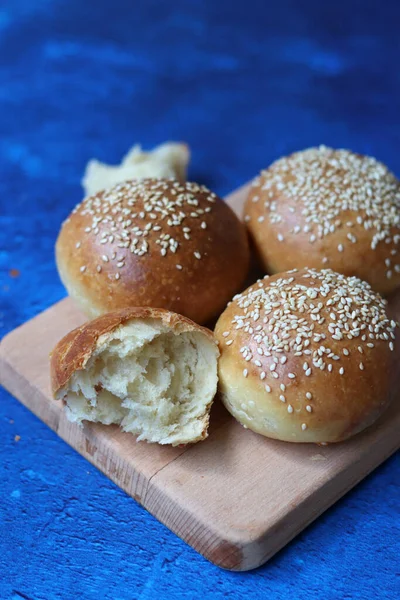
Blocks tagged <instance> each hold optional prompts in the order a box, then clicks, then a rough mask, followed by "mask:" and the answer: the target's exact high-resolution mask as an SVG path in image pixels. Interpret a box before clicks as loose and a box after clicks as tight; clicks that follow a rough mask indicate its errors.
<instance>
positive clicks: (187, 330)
mask: <svg viewBox="0 0 400 600" xmlns="http://www.w3.org/2000/svg"><path fill="white" fill-rule="evenodd" d="M217 358H218V347H217V345H216V342H215V340H214V337H213V334H212V333H211V331H209V330H208V329H204V328H203V327H200V326H199V325H196V324H195V323H193V322H192V321H190V320H189V319H186V318H185V317H182V316H180V315H176V314H174V313H171V312H168V311H165V310H160V309H153V308H131V309H125V310H120V311H118V312H114V313H109V314H106V315H103V316H101V317H99V318H98V319H95V320H94V321H91V322H89V323H86V324H85V325H82V326H81V327H78V328H77V329H75V330H74V331H71V333H69V334H68V335H66V336H65V337H64V338H63V339H62V340H61V341H60V342H59V343H58V344H57V346H56V348H55V349H54V351H53V354H52V358H51V381H52V390H53V393H54V396H55V398H56V399H58V400H63V401H64V403H65V407H66V414H67V417H68V419H69V420H70V421H72V422H75V423H78V424H81V423H82V421H93V422H97V423H104V424H106V425H109V424H111V423H114V424H117V425H120V426H121V428H122V429H123V430H124V431H127V432H130V433H133V434H134V435H137V436H138V438H137V439H138V440H147V441H148V442H158V443H159V444H172V445H173V446H175V445H177V444H187V443H189V442H197V441H199V440H202V439H204V438H205V437H207V428H208V420H209V412H210V408H211V404H212V401H213V398H214V395H215V392H216V387H217Z"/></svg>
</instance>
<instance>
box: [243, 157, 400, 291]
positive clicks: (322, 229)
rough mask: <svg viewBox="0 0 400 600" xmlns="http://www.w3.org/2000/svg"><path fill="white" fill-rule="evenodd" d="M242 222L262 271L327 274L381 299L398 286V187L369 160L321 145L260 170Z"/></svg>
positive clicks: (399, 208)
mask: <svg viewBox="0 0 400 600" xmlns="http://www.w3.org/2000/svg"><path fill="white" fill-rule="evenodd" d="M244 212H245V217H244V220H245V222H246V223H247V226H248V229H249V232H250V234H251V236H252V238H253V240H254V243H255V246H256V249H257V251H258V254H259V256H260V258H261V261H262V263H263V266H264V268H265V271H266V272H267V273H269V274H272V273H279V272H283V271H287V270H289V269H294V268H303V267H305V266H308V267H313V268H316V269H325V268H330V269H333V270H334V271H337V272H339V273H343V274H345V275H355V276H357V277H360V278H361V279H364V280H365V281H368V282H369V283H370V284H371V285H372V287H373V289H375V290H376V291H378V292H380V293H381V294H389V293H390V292H392V291H393V290H395V289H396V288H397V287H399V285H400V246H399V243H400V184H399V181H398V180H397V179H396V177H395V176H394V175H393V174H392V173H391V172H390V171H389V170H388V169H387V167H385V165H383V164H382V163H380V162H378V161H377V160H375V159H374V158H371V157H369V156H362V155H360V154H354V153H353V152H350V151H348V150H333V149H332V148H327V147H325V146H320V147H319V148H311V149H308V150H304V151H303V152H296V153H295V154H292V155H290V156H288V157H285V158H281V159H280V160H277V161H276V162H274V163H273V164H272V165H271V166H270V167H269V168H268V169H267V170H265V171H262V172H261V174H260V176H259V177H257V178H256V179H255V180H254V182H253V184H252V187H251V190H250V193H249V196H248V199H247V202H246V205H245V210H244Z"/></svg>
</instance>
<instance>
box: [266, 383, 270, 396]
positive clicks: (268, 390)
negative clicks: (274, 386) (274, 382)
mask: <svg viewBox="0 0 400 600" xmlns="http://www.w3.org/2000/svg"><path fill="white" fill-rule="evenodd" d="M265 391H266V392H268V394H269V393H270V392H271V387H270V386H269V385H266V386H265Z"/></svg>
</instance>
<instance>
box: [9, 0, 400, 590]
mask: <svg viewBox="0 0 400 600" xmlns="http://www.w3.org/2000/svg"><path fill="white" fill-rule="evenodd" d="M399 18H400V3H398V2H397V1H396V0H393V1H392V2H390V1H387V2H381V1H375V0H374V1H370V2H355V1H353V2H351V1H349V0H347V1H346V0H336V1H335V2H332V3H330V2H323V1H319V0H303V1H302V2H298V1H296V0H279V2H274V3H272V2H271V3H267V2H264V1H262V0H247V1H246V2H240V1H236V2H235V1H233V0H230V1H228V0H219V1H217V0H192V1H190V2H189V1H187V0H186V1H185V0H174V2H164V3H163V2H158V1H157V2H156V1H153V0H135V2H132V1H130V0H112V1H111V0H85V1H82V0H8V1H7V0H3V2H1V4H0V206H1V211H0V277H1V279H0V333H1V335H3V334H5V333H7V332H8V331H10V330H11V329H12V328H14V327H15V326H17V325H19V324H21V323H23V322H24V321H25V320H26V319H28V318H30V317H32V316H33V315H35V314H36V313H38V312H39V311H41V310H42V309H44V308H45V307H47V306H49V305H50V304H52V303H53V302H55V301H56V300H59V299H60V298H61V297H62V296H63V295H64V291H63V289H62V286H61V284H60V282H59V280H58V277H57V273H56V270H55V266H54V262H53V245H54V241H55V238H56V235H57V230H58V227H59V224H60V222H61V220H62V219H63V217H65V216H66V215H67V213H68V212H69V211H70V209H71V208H72V206H73V205H74V204H75V203H76V202H78V201H79V200H80V198H81V189H80V186H79V180H80V176H81V174H82V172H83V169H84V165H85V163H86V161H87V160H88V159H89V158H90V157H93V156H96V157H98V158H100V159H103V160H105V161H109V162H117V161H118V159H119V158H120V157H121V156H122V154H123V153H124V152H125V151H126V150H127V148H128V147H129V145H130V144H131V143H132V142H133V141H136V140H138V141H141V142H143V143H144V144H145V146H146V147H151V146H152V145H153V144H157V143H158V142H160V141H163V140H165V139H167V138H171V139H183V140H187V141H188V142H189V143H190V145H191V146H192V148H193V167H192V169H191V173H190V175H191V177H192V178H193V179H198V180H202V181H204V182H206V183H208V184H209V185H210V186H212V187H213V188H214V189H215V190H216V191H217V192H219V193H221V194H223V193H226V192H228V191H229V190H231V189H232V188H234V187H236V186H238V185H240V184H241V183H243V182H244V181H246V180H247V179H249V178H250V177H252V176H253V175H254V174H255V173H256V172H257V171H258V170H259V169H260V168H262V167H264V166H266V165H268V163H269V162H271V161H272V160H273V159H274V158H276V157H277V156H279V155H281V154H284V153H287V152H289V151H292V150H295V149H300V148H303V147H306V146H309V145H312V144H318V143H321V142H324V143H326V144H331V145H333V146H345V147H350V148H353V149H355V150H358V151H361V152H366V153H371V154H374V155H376V156H378V157H379V158H381V159H382V160H383V161H385V162H387V163H388V164H389V165H390V167H391V168H392V169H393V170H394V171H395V172H397V173H398V174H400V152H399V149H400V134H399V132H400V110H399V108H400V107H399V98H400V69H399V58H400V57H399V34H398V24H399ZM13 268H14V269H19V270H20V276H19V277H17V278H12V277H10V275H9V270H10V269H13ZM0 435H1V445H0V484H1V488H0V489H1V504H0V600H8V599H13V600H20V599H21V598H22V599H24V598H25V599H26V598H27V599H30V600H53V599H63V600H64V599H65V600H69V599H74V600H75V599H77V598H85V599H89V600H91V599H94V600H99V599H102V598H106V599H110V600H120V599H123V600H125V599H136V598H138V599H141V600H148V599H151V598H159V599H164V598H173V599H178V600H179V599H183V598H195V597H203V598H213V599H216V600H222V599H225V598H232V599H234V598H235V599H236V598H248V597H250V598H260V599H264V598H272V599H274V600H280V599H285V600H286V599H288V600H289V599H290V600H292V599H294V600H314V599H320V598H323V599H324V600H337V599H339V598H340V599H360V600H368V599H370V598H371V599H372V598H382V599H389V600H395V599H397V598H400V573H399V571H400V564H399V563H400V559H399V557H400V541H399V538H400V536H399V528H400V518H399V516H400V513H399V506H400V490H399V481H400V459H399V455H396V456H394V457H392V458H391V459H390V460H388V461H387V462H386V463H385V464H384V465H383V466H382V467H381V468H380V469H378V470H377V471H376V472H375V473H374V474H373V475H372V476H370V477H369V478H368V479H367V480H365V481H364V482H363V483H362V484H361V485H359V486H358V487H357V488H356V489H355V490H354V491H353V492H351V493H350V494H348V495H347V496H346V498H344V499H343V500H342V501H340V502H339V503H338V504H337V505H336V506H335V507H334V508H333V509H331V510H330V511H328V512H327V513H326V514H325V515H324V516H323V517H321V518H320V519H319V520H318V521H317V522H316V523H315V524H314V525H313V526H311V527H309V528H308V529H307V530H306V531H305V532H304V533H302V534H301V535H300V536H299V537H298V538H297V539H296V540H295V541H294V542H293V543H292V544H290V545H289V546H288V547H287V548H286V549H285V550H283V551H282V552H280V553H279V554H278V556H276V557H275V558H274V559H273V560H272V561H271V562H270V563H269V564H268V565H266V566H264V567H262V568H260V569H258V570H257V571H255V572H251V573H244V574H234V573H229V572H224V571H221V570H220V569H218V568H217V567H214V566H212V565H210V564H209V563H207V562H206V561H205V560H204V559H202V558H201V557H200V556H198V555H197V554H196V553H195V552H194V551H193V550H192V549H191V548H189V547H188V546H186V545H185V544H184V543H183V542H182V541H180V540H179V539H178V538H177V537H175V536H174V535H173V534H171V533H170V532H169V531H168V530H167V529H166V528H164V527H163V526H162V525H161V524H160V523H158V522H157V521H156V520H155V519H153V518H152V517H151V516H149V515H148V514H147V513H146V511H145V510H143V509H142V508H141V507H140V506H138V505H137V504H136V503H135V502H134V501H133V500H132V499H130V498H128V497H127V496H126V495H125V494H124V493H123V492H122V491H121V490H119V489H118V488H117V487H116V486H115V485H113V484H112V483H111V482H110V481H108V480H107V479H106V478H105V477H104V476H103V475H101V474H100V473H99V472H98V471H97V470H96V469H94V468H93V467H91V466H90V465H89V464H88V463H87V462H86V461H85V460H84V459H82V458H81V457H80V456H78V455H77V454H76V453H75V452H74V451H73V450H72V449H71V448H69V447H68V446H67V445H66V444H64V443H63V442H62V441H61V440H59V439H58V438H57V437H56V435H55V434H54V433H52V432H51V431H50V430H49V429H48V428H47V427H46V426H45V425H43V424H42V423H41V422H40V421H39V420H38V419H36V418H35V417H34V416H33V415H32V414H30V413H29V412H28V411H27V410H25V408H23V407H22V406H21V405H20V404H19V403H18V402H17V401H16V400H14V399H13V398H12V397H10V396H9V395H8V394H6V393H5V392H4V391H3V390H0ZM15 435H19V436H20V437H21V439H20V440H19V441H15V440H14V436H15Z"/></svg>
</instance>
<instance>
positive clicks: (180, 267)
mask: <svg viewBox="0 0 400 600" xmlns="http://www.w3.org/2000/svg"><path fill="white" fill-rule="evenodd" d="M175 266H176V268H177V269H178V271H182V269H183V267H182V265H175Z"/></svg>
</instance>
